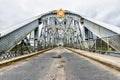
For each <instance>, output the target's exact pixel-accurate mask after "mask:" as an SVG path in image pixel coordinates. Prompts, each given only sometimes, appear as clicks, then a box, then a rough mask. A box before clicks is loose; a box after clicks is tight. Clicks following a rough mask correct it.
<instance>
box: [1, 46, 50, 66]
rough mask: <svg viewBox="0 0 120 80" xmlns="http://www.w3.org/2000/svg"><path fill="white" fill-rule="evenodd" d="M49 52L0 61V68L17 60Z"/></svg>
mask: <svg viewBox="0 0 120 80" xmlns="http://www.w3.org/2000/svg"><path fill="white" fill-rule="evenodd" d="M49 50H51V48H49V49H45V50H41V51H38V52H34V53H31V54H26V55H22V56H18V57H14V58H11V59H8V60H4V61H1V62H0V68H1V67H3V66H6V65H10V64H11V63H14V62H17V61H19V60H22V59H25V58H29V57H32V56H35V55H38V54H40V53H43V52H46V51H49Z"/></svg>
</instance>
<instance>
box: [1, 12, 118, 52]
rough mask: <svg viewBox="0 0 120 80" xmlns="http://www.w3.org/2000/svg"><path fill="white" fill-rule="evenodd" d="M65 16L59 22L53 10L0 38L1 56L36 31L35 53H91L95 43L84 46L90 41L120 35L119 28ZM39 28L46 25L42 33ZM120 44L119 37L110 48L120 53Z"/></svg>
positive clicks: (115, 38) (71, 15)
mask: <svg viewBox="0 0 120 80" xmlns="http://www.w3.org/2000/svg"><path fill="white" fill-rule="evenodd" d="M64 14H65V16H64V17H62V18H59V17H57V16H56V15H57V12H56V10H53V11H51V12H48V13H46V14H43V15H39V16H36V17H34V18H31V19H29V20H26V21H25V22H24V23H22V24H19V25H17V28H16V29H14V30H12V31H10V32H6V33H4V34H3V35H2V36H1V37H0V52H1V53H3V52H7V51H9V50H11V49H12V48H13V47H15V46H16V45H17V44H18V43H20V42H21V41H22V40H24V39H25V38H26V37H27V35H28V34H31V32H33V31H34V32H33V34H34V35H33V36H32V37H33V45H31V46H33V50H34V51H35V50H38V49H44V48H47V47H54V46H58V45H63V46H68V47H76V48H81V49H82V48H84V49H88V48H89V46H94V42H91V45H88V44H87V43H85V42H84V41H86V40H88V39H96V38H97V37H99V38H102V37H108V36H114V35H118V34H120V29H119V28H118V27H116V26H114V30H113V29H112V28H111V25H106V24H101V23H99V22H96V21H94V20H92V19H88V18H86V17H83V16H80V15H78V14H75V13H73V12H70V11H67V10H65V11H64ZM39 25H42V28H41V31H39ZM115 29H116V30H115ZM94 36H96V37H94ZM119 40H120V37H119V36H117V37H114V38H113V39H109V41H110V42H109V45H111V46H112V47H113V48H114V49H115V50H117V51H120V46H119V44H120V43H119V42H120V41H119ZM29 41H30V39H29ZM103 41H105V42H106V43H107V41H108V39H103ZM83 42H84V43H83Z"/></svg>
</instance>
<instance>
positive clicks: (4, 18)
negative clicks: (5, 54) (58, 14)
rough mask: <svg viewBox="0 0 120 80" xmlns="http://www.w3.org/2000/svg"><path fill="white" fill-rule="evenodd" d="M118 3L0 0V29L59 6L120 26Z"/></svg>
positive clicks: (106, 0) (114, 0)
mask: <svg viewBox="0 0 120 80" xmlns="http://www.w3.org/2000/svg"><path fill="white" fill-rule="evenodd" d="M119 3H120V1H119V0H0V31H1V30H6V29H8V28H9V27H12V25H15V24H18V23H21V22H23V21H24V20H26V19H29V18H31V17H33V16H36V15H39V14H41V13H45V12H48V11H51V10H55V9H60V8H63V9H67V10H70V11H73V12H76V13H78V14H81V15H85V16H87V17H90V18H94V19H96V20H99V21H103V22H106V23H109V24H113V25H116V26H120V22H119V21H120V14H119V13H120V5H119Z"/></svg>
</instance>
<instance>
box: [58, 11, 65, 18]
mask: <svg viewBox="0 0 120 80" xmlns="http://www.w3.org/2000/svg"><path fill="white" fill-rule="evenodd" d="M64 16H65V11H64V10H63V9H60V10H57V17H59V18H63V17H64Z"/></svg>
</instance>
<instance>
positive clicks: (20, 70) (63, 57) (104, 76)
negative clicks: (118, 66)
mask: <svg viewBox="0 0 120 80" xmlns="http://www.w3.org/2000/svg"><path fill="white" fill-rule="evenodd" d="M0 80H120V77H118V76H116V74H113V73H112V72H110V71H107V70H105V69H103V68H102V67H101V66H99V65H96V64H94V63H92V62H91V61H89V60H87V59H85V58H84V57H82V56H80V55H77V54H74V53H73V52H71V51H69V50H66V49H64V48H55V49H53V50H50V51H48V52H45V53H44V54H40V55H38V56H36V57H33V58H29V59H26V60H23V61H20V62H18V63H15V64H14V65H11V66H8V67H4V68H1V69H0Z"/></svg>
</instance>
